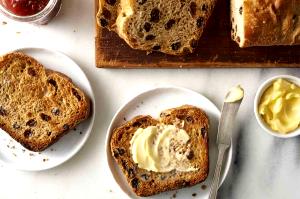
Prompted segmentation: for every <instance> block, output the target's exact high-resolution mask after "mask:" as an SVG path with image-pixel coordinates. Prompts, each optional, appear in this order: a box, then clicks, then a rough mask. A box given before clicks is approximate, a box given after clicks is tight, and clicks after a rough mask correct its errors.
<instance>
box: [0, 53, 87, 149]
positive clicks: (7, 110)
mask: <svg viewBox="0 0 300 199" xmlns="http://www.w3.org/2000/svg"><path fill="white" fill-rule="evenodd" d="M89 111H90V100H89V99H88V97H87V96H86V95H85V94H84V93H83V91H81V90H80V89H79V88H78V87H77V86H76V85H74V84H73V83H72V81H71V79H70V78H68V77H67V76H65V75H63V74H61V73H58V72H55V71H51V70H47V69H45V68H44V67H43V66H42V65H41V64H40V63H38V62H37V61H36V60H35V59H33V58H31V57H29V56H27V55H25V54H23V53H10V54H7V55H4V56H3V57H0V128H2V129H3V130H4V131H6V132H7V133H8V134H9V135H10V136H11V137H12V138H13V139H15V140H16V141H18V142H20V143H21V144H22V145H23V146H24V147H25V148H27V149H29V150H32V151H43V150H45V149H46V148H47V147H49V146H50V145H52V144H53V143H55V142H56V141H58V139H59V138H60V137H62V136H63V135H64V134H66V133H67V132H68V131H69V130H70V129H72V128H74V127H75V126H76V125H77V124H78V123H80V122H81V121H83V120H84V119H86V118H87V117H88V115H89Z"/></svg>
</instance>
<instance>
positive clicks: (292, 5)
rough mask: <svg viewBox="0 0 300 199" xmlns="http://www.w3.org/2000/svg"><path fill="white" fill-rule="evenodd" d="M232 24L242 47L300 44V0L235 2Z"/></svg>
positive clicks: (237, 0) (232, 5)
mask: <svg viewBox="0 0 300 199" xmlns="http://www.w3.org/2000/svg"><path fill="white" fill-rule="evenodd" d="M231 22H232V31H231V35H232V39H233V40H234V41H236V42H237V43H238V44H239V46H240V47H249V46H271V45H297V44H300V0H288V1H287V0H231Z"/></svg>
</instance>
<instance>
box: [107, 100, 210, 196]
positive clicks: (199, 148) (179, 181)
mask: <svg viewBox="0 0 300 199" xmlns="http://www.w3.org/2000/svg"><path fill="white" fill-rule="evenodd" d="M159 123H163V124H170V125H183V126H181V127H180V128H183V129H184V130H185V131H186V132H187V134H188V135H189V137H190V140H189V145H190V152H189V154H188V157H187V158H188V159H189V160H190V163H191V164H192V165H193V166H194V167H195V168H198V170H196V171H186V172H182V171H177V170H172V171H171V172H154V171H148V170H145V169H142V168H140V167H139V166H138V164H136V163H135V162H134V160H133V158H132V154H131V151H130V147H131V146H130V140H131V139H132V137H133V136H134V133H135V132H136V131H137V129H139V128H143V129H145V128H147V127H148V126H155V125H157V124H159ZM208 128H209V121H208V117H207V116H206V114H205V113H204V112H203V111H202V110H201V109H199V108H197V107H194V106H189V105H184V106H181V107H178V108H174V109H169V110H166V111H163V112H162V113H161V118H160V120H159V121H158V120H156V119H153V118H152V117H151V116H137V117H135V118H134V119H132V120H130V121H128V122H126V123H125V124H123V125H122V126H120V127H118V128H116V129H115V130H114V131H113V134H112V137H111V143H110V144H111V152H112V155H113V157H114V159H115V160H116V162H117V163H118V165H119V167H120V168H121V170H122V172H123V173H124V175H125V176H126V178H127V181H128V184H129V185H130V187H131V188H132V190H133V191H134V192H135V193H136V194H137V195H138V196H150V195H154V194H157V193H160V192H163V191H169V190H174V189H179V188H182V187H186V186H192V185H195V184H197V183H199V182H201V181H204V180H205V179H206V177H207V175H208V168H209V163H208Z"/></svg>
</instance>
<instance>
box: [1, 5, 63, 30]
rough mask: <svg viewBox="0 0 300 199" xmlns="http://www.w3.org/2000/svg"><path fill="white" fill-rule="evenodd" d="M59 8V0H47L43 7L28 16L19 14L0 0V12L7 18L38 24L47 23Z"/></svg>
mask: <svg viewBox="0 0 300 199" xmlns="http://www.w3.org/2000/svg"><path fill="white" fill-rule="evenodd" d="M60 8H61V0H49V2H48V3H47V5H46V6H45V8H44V9H43V10H41V11H39V12H38V13H36V14H33V15H29V16H19V15H17V14H14V13H13V12H12V11H10V10H9V9H8V8H7V7H6V6H4V0H0V12H2V13H3V14H4V15H6V16H7V17H8V18H10V19H13V20H15V21H20V22H29V23H34V24H40V25H43V24H47V23H48V22H49V21H50V20H51V19H53V18H54V17H55V16H56V15H57V14H58V13H59V11H60Z"/></svg>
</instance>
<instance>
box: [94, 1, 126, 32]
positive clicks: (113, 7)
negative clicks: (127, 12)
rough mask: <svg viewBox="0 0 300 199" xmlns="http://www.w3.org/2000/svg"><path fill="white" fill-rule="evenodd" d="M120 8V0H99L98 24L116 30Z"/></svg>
mask: <svg viewBox="0 0 300 199" xmlns="http://www.w3.org/2000/svg"><path fill="white" fill-rule="evenodd" d="M119 9H120V0H99V10H98V13H97V17H96V19H97V23H98V25H99V26H100V27H104V28H107V29H109V30H114V28H115V24H116V20H117V17H118V12H119Z"/></svg>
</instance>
